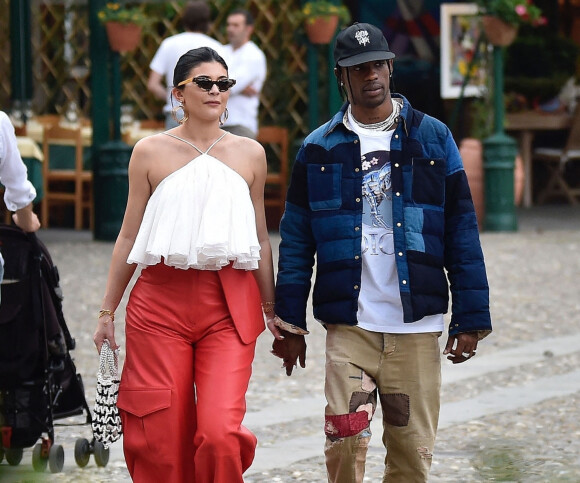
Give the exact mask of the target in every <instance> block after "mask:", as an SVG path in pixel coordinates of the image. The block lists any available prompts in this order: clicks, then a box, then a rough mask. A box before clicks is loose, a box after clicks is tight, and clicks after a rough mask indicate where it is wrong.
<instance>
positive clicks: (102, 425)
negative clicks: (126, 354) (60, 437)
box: [92, 340, 123, 448]
mask: <svg viewBox="0 0 580 483" xmlns="http://www.w3.org/2000/svg"><path fill="white" fill-rule="evenodd" d="M118 355H119V349H117V350H114V351H113V350H112V349H111V346H110V345H109V341H108V340H105V341H104V342H103V345H102V346H101V354H100V356H99V372H98V373H97V394H96V396H95V409H94V416H93V421H92V427H93V435H94V436H95V439H96V440H97V441H99V442H101V443H103V446H104V447H105V448H108V447H109V446H110V445H111V444H112V443H114V442H115V441H117V440H118V439H119V438H120V437H121V434H123V429H122V427H121V416H120V415H119V409H118V408H117V396H118V395H119V361H118V358H119V357H118Z"/></svg>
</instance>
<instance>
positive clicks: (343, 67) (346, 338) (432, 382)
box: [273, 23, 491, 483]
mask: <svg viewBox="0 0 580 483" xmlns="http://www.w3.org/2000/svg"><path fill="white" fill-rule="evenodd" d="M394 57H395V54H393V53H392V52H391V51H390V50H389V46H388V44H387V41H386V40H385V38H384V36H383V34H382V32H381V31H380V30H379V29H378V28H376V27H374V26H372V25H369V24H365V23H360V24H354V25H352V26H350V27H348V28H346V29H345V30H343V31H341V32H340V33H339V34H338V36H337V39H336V45H335V49H334V58H335V62H336V68H335V74H336V77H337V81H338V83H339V85H340V88H341V90H342V91H343V92H344V93H345V94H346V96H347V102H346V103H345V105H344V106H343V107H342V109H341V110H340V111H339V112H338V113H337V114H336V115H335V116H334V117H333V118H332V119H331V120H330V121H329V122H327V123H326V124H325V125H323V126H321V127H319V128H318V129H316V130H315V131H314V132H313V133H311V134H310V135H309V136H308V137H307V138H306V140H305V141H304V143H303V145H302V146H301V148H300V150H299V152H298V154H297V158H296V163H295V165H294V168H293V172H292V179H291V184H290V187H289V190H288V197H287V203H286V210H285V213H284V216H283V218H282V221H281V226H280V235H281V244H280V255H279V269H278V280H277V287H276V306H275V311H276V314H277V316H278V318H277V319H276V325H277V326H278V327H279V328H280V331H281V335H282V336H283V339H282V338H279V337H277V338H276V340H275V341H274V344H273V353H274V354H275V355H277V356H278V357H281V358H282V359H283V360H284V367H285V368H286V373H287V374H288V375H290V374H292V369H293V367H294V365H295V364H296V361H297V360H299V361H300V365H301V366H302V367H304V366H305V358H306V344H305V341H304V335H305V334H307V333H308V332H307V327H306V301H307V299H308V295H309V291H310V278H311V275H312V266H313V264H314V256H315V255H316V263H317V265H316V280H315V285H314V293H313V307H314V317H315V319H317V320H318V321H320V322H321V323H323V324H324V327H325V328H326V329H327V335H326V383H325V395H326V399H327V406H326V410H325V427H324V430H325V434H326V444H325V455H326V466H327V472H328V480H329V481H330V482H353V481H356V482H361V481H363V476H364V466H365V458H366V452H367V448H368V444H369V440H370V435H371V433H370V419H371V417H372V416H373V413H374V410H375V408H376V403H377V397H378V398H379V399H380V401H381V408H382V413H383V414H382V416H383V427H384V434H383V442H384V444H385V446H386V447H387V448H388V452H387V456H386V459H385V464H386V467H385V474H384V481H388V482H394V481H397V482H405V483H407V482H418V481H427V478H428V472H429V468H430V465H431V460H432V454H433V447H434V442H435V434H436V430H437V422H438V417H439V405H440V402H439V398H440V385H441V374H440V372H441V368H440V355H439V350H440V349H439V344H438V338H439V336H440V335H441V333H442V331H443V330H444V321H443V314H444V313H445V312H447V309H448V288H449V287H448V283H447V278H446V276H447V277H448V278H449V282H450V286H451V294H452V302H453V303H452V316H451V323H450V326H449V336H448V339H447V344H446V346H445V349H444V351H443V353H444V354H447V358H448V359H450V360H452V361H453V363H454V364H455V363H462V362H465V361H466V360H469V359H470V358H471V357H473V356H474V354H475V352H476V349H477V344H478V341H479V340H480V339H482V338H483V337H485V336H486V335H488V334H489V333H490V332H491V320H490V314H489V301H488V299H489V294H488V284H487V276H486V272H485V265H484V260H483V254H482V251H481V246H480V242H479V235H478V231H477V221H476V217H475V212H474V208H473V203H472V201H471V195H470V192H469V187H468V184H467V179H466V176H465V172H464V171H463V166H462V163H461V159H460V156H459V152H458V149H457V146H456V144H455V142H454V141H453V138H452V136H451V132H450V131H449V129H448V128H447V127H446V126H445V125H443V124H442V123H441V122H439V121H437V120H436V119H434V118H432V117H430V116H427V115H425V114H423V113H422V112H419V111H416V110H414V109H413V108H412V106H411V105H410V104H409V101H408V100H407V99H405V98H404V97H403V96H401V95H399V94H392V95H391V91H390V80H391V75H392V72H393V59H394Z"/></svg>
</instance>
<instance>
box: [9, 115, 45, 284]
mask: <svg viewBox="0 0 580 483" xmlns="http://www.w3.org/2000/svg"><path fill="white" fill-rule="evenodd" d="M26 174H27V171H26V165H25V164H24V162H23V161H22V158H21V157H20V152H19V151H18V144H17V141H16V134H14V126H13V125H12V123H11V122H10V118H9V117H8V115H7V114H6V113H5V112H3V111H0V183H2V184H3V185H4V203H5V204H6V208H7V209H8V210H10V211H13V212H14V214H13V215H12V219H13V220H14V223H16V226H18V227H20V228H22V229H23V230H24V231H26V232H35V231H37V230H38V229H39V228H40V221H39V220H38V216H36V213H34V212H33V211H32V201H33V200H34V198H36V190H35V189H34V186H32V183H31V182H30V181H28V179H27V177H26ZM3 278H4V259H3V258H2V254H1V253H0V282H1V281H2V279H3Z"/></svg>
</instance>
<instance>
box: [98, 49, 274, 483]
mask: <svg viewBox="0 0 580 483" xmlns="http://www.w3.org/2000/svg"><path fill="white" fill-rule="evenodd" d="M173 84H174V85H175V86H176V87H174V89H173V96H174V97H175V99H176V101H177V102H179V103H180V105H181V106H182V109H183V111H184V117H183V118H182V119H181V120H180V124H179V126H178V127H176V128H174V129H171V130H169V131H166V132H163V133H159V134H156V135H153V136H149V137H146V138H144V139H142V140H141V141H139V142H138V143H137V144H136V145H135V148H134V149H133V153H132V155H131V160H130V161H129V198H128V201H127V208H126V211H125V217H124V219H123V224H122V226H121V231H120V233H119V236H118V238H117V241H116V242H115V247H114V249H113V257H112V260H111V267H110V270H109V276H108V280H107V287H106V289H105V296H104V298H103V302H102V305H101V310H100V311H99V315H98V321H97V328H96V330H95V334H94V342H95V345H96V346H97V349H98V350H99V351H100V349H101V345H102V343H103V341H104V340H105V339H107V340H108V341H109V343H110V346H111V347H112V348H113V349H115V348H116V347H117V344H116V342H115V328H114V316H115V310H116V309H117V306H118V305H119V302H120V301H121V298H122V296H123V293H124V292H125V290H126V288H127V285H128V283H129V281H130V279H131V277H132V275H133V273H134V271H135V268H136V266H137V265H139V267H141V269H142V270H141V273H140V274H139V278H138V279H137V281H136V283H135V285H134V287H133V289H132V290H131V296H130V298H129V302H128V304H127V314H126V318H125V334H126V344H127V346H126V358H125V364H124V367H123V373H122V375H121V384H120V388H119V398H118V401H117V406H118V407H119V409H120V413H121V418H122V422H123V448H124V451H125V459H126V461H127V467H128V469H129V472H130V473H131V477H132V478H133V480H134V481H137V482H143V481H151V482H153V481H154V482H157V481H161V482H165V483H184V482H192V481H197V482H213V483H242V482H243V478H242V473H243V472H244V471H245V470H246V469H247V468H248V467H249V466H250V464H251V463H252V461H253V458H254V452H255V448H256V437H255V436H254V435H253V434H252V433H251V432H250V431H249V430H248V429H246V428H245V427H244V426H242V420H243V418H244V414H245V411H246V400H245V394H246V390H247V388H248V383H249V380H250V374H251V372H252V361H253V358H254V350H255V346H256V339H257V337H258V335H259V334H260V333H261V332H262V331H263V330H264V314H265V316H266V320H267V321H268V327H269V328H270V330H272V331H273V333H275V334H276V333H277V329H276V328H275V327H274V325H273V317H274V310H273V306H274V271H273V266H272V251H271V246H270V240H269V238H268V230H267V228H266V217H265V214H264V183H265V180H266V155H265V153H264V148H262V146H261V145H260V144H259V143H257V142H256V141H253V140H251V139H247V138H245V137H241V136H235V135H232V134H230V133H228V132H226V131H223V130H222V129H221V128H220V119H221V118H222V116H223V113H224V111H225V108H226V105H227V102H228V98H229V89H230V88H231V87H232V86H233V85H234V84H235V81H234V80H233V79H231V78H229V77H228V68H227V64H226V63H225V62H224V60H223V58H222V57H220V56H219V55H218V53H217V52H216V51H214V50H212V49H210V48H208V47H201V48H198V49H193V50H190V51H189V52H187V53H186V54H184V55H183V56H181V57H180V59H179V61H178V62H177V66H176V67H175V74H174V76H173Z"/></svg>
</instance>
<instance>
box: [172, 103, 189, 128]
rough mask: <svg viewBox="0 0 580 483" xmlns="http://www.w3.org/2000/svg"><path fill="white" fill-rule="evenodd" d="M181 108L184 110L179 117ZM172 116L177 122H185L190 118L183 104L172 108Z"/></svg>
mask: <svg viewBox="0 0 580 483" xmlns="http://www.w3.org/2000/svg"><path fill="white" fill-rule="evenodd" d="M179 109H181V110H182V111H183V115H182V116H181V118H178V117H177V113H178V112H179ZM171 117H172V118H173V120H174V121H175V122H176V123H177V124H183V123H184V122H185V121H187V120H188V119H189V116H188V115H187V112H186V111H185V107H184V105H183V104H178V105H177V106H175V107H174V108H173V109H171Z"/></svg>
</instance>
